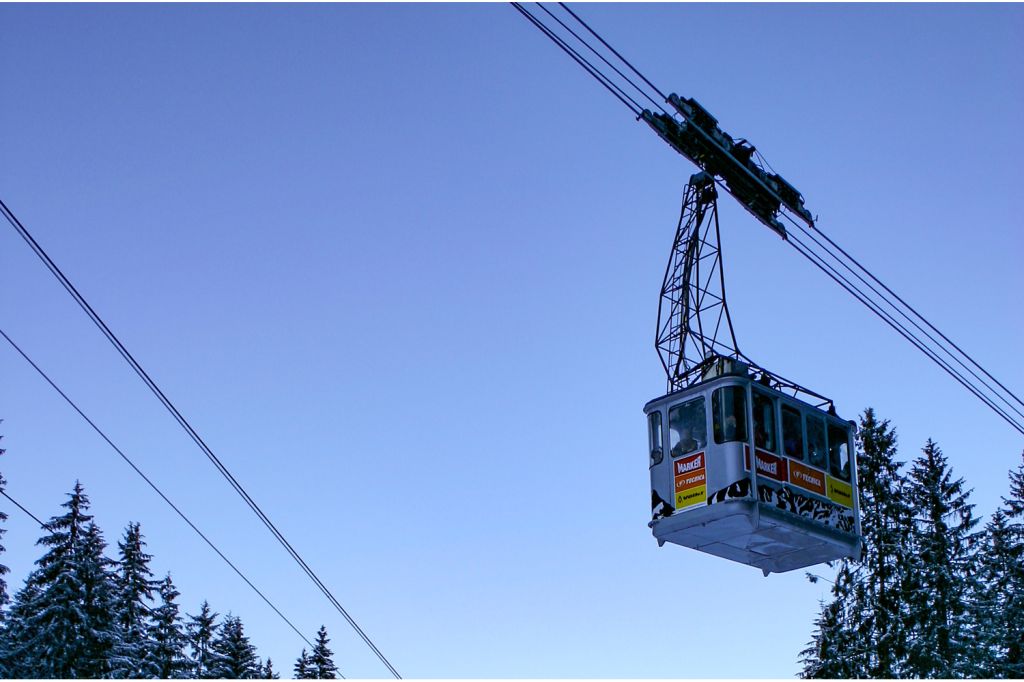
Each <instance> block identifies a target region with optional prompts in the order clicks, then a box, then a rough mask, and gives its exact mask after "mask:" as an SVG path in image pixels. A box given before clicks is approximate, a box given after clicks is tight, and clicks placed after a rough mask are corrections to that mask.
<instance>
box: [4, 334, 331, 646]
mask: <svg viewBox="0 0 1024 682" xmlns="http://www.w3.org/2000/svg"><path fill="white" fill-rule="evenodd" d="M0 336H3V337H4V339H5V340H6V341H7V343H9V344H10V346H11V348H13V349H14V350H15V351H17V352H18V354H19V355H20V356H21V357H22V358H24V359H25V362H27V363H28V364H29V365H31V366H32V369H34V370H35V371H36V373H37V374H39V376H41V377H42V378H43V379H44V380H45V381H46V383H48V384H49V385H50V388H52V389H53V390H55V391H56V392H57V394H58V395H60V397H61V398H63V399H64V402H66V403H67V404H68V405H70V406H71V409H73V410H74V411H75V412H77V413H78V416H79V417H81V418H82V419H83V420H85V423H86V424H88V425H89V426H90V427H91V428H92V430H93V431H95V432H96V433H97V434H98V435H99V437H100V438H102V439H103V440H104V441H106V443H107V445H109V446H110V447H111V449H113V450H114V452H116V453H117V454H118V455H119V456H120V457H121V459H123V460H124V461H125V462H126V463H127V464H128V466H130V467H131V468H132V470H133V471H134V472H135V473H136V474H138V475H139V477H140V478H141V479H142V480H143V481H145V482H146V484H147V485H148V486H149V487H150V488H152V489H153V491H154V492H155V493H156V494H157V495H159V496H160V498H161V499H162V500H163V501H164V502H166V503H167V505H168V506H169V507H170V508H171V509H173V510H174V512H175V513H176V514H177V515H178V516H180V517H181V520H182V521H184V522H185V523H187V524H188V526H189V528H191V529H192V530H193V531H195V533H196V535H198V536H199V537H200V538H202V540H203V542H205V543H206V544H207V545H209V547H210V549H212V550H213V551H214V552H215V553H216V554H217V556H219V557H220V558H221V559H222V560H223V561H224V563H226V564H227V565H228V566H229V567H230V568H231V570H232V571H234V572H235V573H236V574H237V575H238V577H239V578H241V579H242V580H243V581H244V582H245V584H246V585H248V586H249V587H250V588H251V589H252V591H253V592H255V593H256V594H257V596H259V598H260V599H262V600H263V601H264V603H265V604H266V605H267V606H269V607H270V608H271V610H273V612H274V613H276V614H277V615H278V617H280V618H281V620H283V621H284V622H285V623H287V624H288V627H290V628H291V629H292V630H294V631H295V634H297V635H298V636H299V637H301V638H302V640H303V641H304V642H305V643H306V644H308V645H309V646H310V647H312V646H313V644H312V642H310V641H309V640H308V639H307V638H306V636H305V635H303V634H302V632H301V631H300V630H299V629H298V628H297V627H295V625H294V624H293V623H292V622H291V621H290V620H288V618H287V617H286V616H285V615H284V614H283V613H281V611H280V609H278V608H277V607H276V606H274V603H273V602H271V601H270V599H268V598H267V596H266V595H265V594H263V592H261V591H260V589H259V588H258V587H256V585H254V584H253V583H252V581H251V580H249V578H248V577H247V576H246V575H245V574H244V573H242V571H241V569H239V568H238V567H237V566H235V564H234V563H232V561H231V560H230V559H228V558H227V556H225V555H224V553H223V552H222V551H220V548H218V547H217V545H215V544H214V543H213V541H212V540H210V538H208V537H206V535H205V534H204V533H203V531H201V530H199V528H198V527H197V526H196V524H194V523H193V522H192V519H190V518H189V517H188V516H187V515H186V514H185V512H183V511H181V509H179V508H178V506H177V505H176V504H174V502H171V499H170V498H169V497H167V495H165V494H164V492H163V491H162V490H160V488H159V487H157V485H156V483H153V481H152V480H151V479H150V478H149V476H147V475H146V474H145V473H143V471H142V469H140V468H139V467H138V466H136V464H135V462H133V461H132V460H131V458H130V457H128V455H126V454H124V451H123V450H121V448H119V447H117V446H116V445H115V444H114V442H113V441H112V440H110V438H109V437H108V436H107V434H106V433H104V432H103V431H102V430H101V429H100V427H98V426H96V422H94V421H93V420H92V419H90V418H89V416H88V415H86V414H85V412H83V411H82V409H81V408H80V407H78V405H77V404H76V403H75V402H74V401H73V400H71V398H69V397H68V394H67V393H65V392H64V391H63V390H62V389H61V388H60V386H58V385H57V384H56V383H54V381H53V379H51V378H50V376H49V375H48V374H47V373H46V372H44V371H43V370H42V368H41V367H39V365H37V364H36V363H35V361H33V360H32V358H30V357H29V356H28V354H27V353H25V351H23V350H22V349H21V347H20V346H19V345H18V344H16V343H15V342H14V341H13V340H12V339H11V337H10V336H8V335H7V333H6V332H5V331H4V330H3V329H0ZM4 497H7V499H9V500H11V502H14V500H13V499H11V498H10V496H8V495H7V494H6V493H4ZM14 504H16V505H17V506H18V508H19V509H21V510H22V511H24V512H25V513H26V514H28V515H29V516H31V517H32V518H33V519H35V520H36V522H37V523H38V524H39V525H41V526H42V527H43V528H46V527H47V526H46V524H45V523H43V522H42V521H40V520H39V519H38V518H36V516H35V515H33V514H32V513H31V512H29V511H28V510H27V509H25V508H24V507H22V506H21V505H20V504H18V503H17V502H14Z"/></svg>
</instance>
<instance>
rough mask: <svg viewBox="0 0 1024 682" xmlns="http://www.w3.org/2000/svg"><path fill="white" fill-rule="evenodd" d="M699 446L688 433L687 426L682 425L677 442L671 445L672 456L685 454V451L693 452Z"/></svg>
mask: <svg viewBox="0 0 1024 682" xmlns="http://www.w3.org/2000/svg"><path fill="white" fill-rule="evenodd" d="M699 447H700V444H699V443H697V440H696V439H695V438H694V437H693V434H692V433H690V428H689V427H688V426H683V427H682V428H681V429H680V432H679V442H678V443H676V444H675V445H674V446H673V447H672V456H673V457H678V456H679V455H685V454H686V453H687V452H693V451H694V450H696V449H697V448H699Z"/></svg>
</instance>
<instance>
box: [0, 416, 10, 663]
mask: <svg viewBox="0 0 1024 682" xmlns="http://www.w3.org/2000/svg"><path fill="white" fill-rule="evenodd" d="M0 423H3V420H2V419H0ZM0 440H3V436H0ZM5 452H6V450H4V449H3V448H0V456H2V455H3V454H4V453H5ZM6 487H7V481H6V480H5V479H4V475H3V474H2V473H0V493H2V492H3V491H4V490H5V489H6ZM6 522H7V514H6V513H5V512H3V511H0V523H6ZM6 532H7V529H6V528H3V527H2V526H0V538H3V536H4V533H6ZM4 551H5V550H4V546H3V545H0V553H2V552H4ZM10 570H11V569H9V568H7V566H5V565H4V564H0V627H2V623H3V617H4V611H3V610H4V608H5V607H6V606H7V602H8V601H9V600H10V598H9V596H8V594H7V578H5V577H4V576H6V575H7V574H8V573H9V572H10ZM0 665H2V664H0ZM0 672H2V670H0Z"/></svg>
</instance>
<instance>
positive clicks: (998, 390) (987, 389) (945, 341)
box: [512, 2, 1024, 434]
mask: <svg viewBox="0 0 1024 682" xmlns="http://www.w3.org/2000/svg"><path fill="white" fill-rule="evenodd" d="M558 4H559V6H560V7H561V8H562V9H563V10H564V11H565V12H566V13H567V15H568V16H569V17H571V20H575V21H576V22H577V23H578V24H579V25H580V26H582V27H583V29H585V30H586V31H587V32H588V33H590V34H591V35H592V36H593V37H594V38H596V39H597V40H598V41H599V42H600V44H601V45H602V46H604V47H605V48H606V49H607V50H609V51H610V53H611V56H612V57H614V58H616V59H618V60H619V62H620V63H621V64H623V65H624V69H628V70H630V71H632V72H633V73H634V74H636V76H637V77H639V79H640V80H641V81H643V83H644V84H646V86H647V87H648V88H650V90H645V89H644V88H643V87H641V86H640V85H638V84H637V82H636V81H635V80H634V79H633V78H631V77H629V76H627V75H626V74H624V73H623V71H622V70H620V69H619V68H617V67H615V66H614V65H613V64H612V63H611V58H610V57H606V56H604V55H602V54H601V53H600V51H599V50H598V48H597V47H596V46H595V45H593V44H591V43H590V42H589V41H588V40H587V39H586V38H584V37H583V36H581V35H580V33H579V32H577V31H574V30H573V29H571V28H570V27H569V26H568V25H567V23H566V22H565V21H563V20H562V19H559V18H558V17H556V16H555V15H554V14H553V13H552V12H551V11H550V10H548V9H547V8H546V7H544V6H543V5H540V4H539V3H538V7H540V9H541V10H543V12H544V13H545V14H547V15H548V16H549V17H550V18H551V19H553V20H554V22H555V23H554V24H545V23H544V21H542V17H540V15H539V13H538V14H536V15H535V14H533V13H531V12H530V11H529V10H527V9H526V8H525V7H524V6H523V5H522V4H520V3H518V2H513V3H512V5H513V6H514V7H515V8H516V9H517V10H518V11H519V12H520V13H521V14H523V16H525V17H526V18H527V19H529V20H530V22H531V23H532V24H534V26H536V27H537V28H538V29H539V30H540V31H541V32H542V33H544V35H546V36H547V37H548V38H549V39H551V40H552V42H554V43H555V44H556V45H558V46H559V47H560V48H561V49H562V50H564V51H565V52H567V53H568V54H569V55H570V56H571V57H573V59H574V60H575V61H576V62H577V63H579V64H580V66H582V67H583V68H584V70H585V71H587V72H588V73H589V74H590V75H591V76H592V77H594V78H595V79H596V80H597V81H598V82H600V83H601V84H602V85H603V86H604V87H605V88H607V89H608V90H609V91H611V92H612V94H613V95H615V96H616V97H617V98H618V99H619V100H620V101H621V102H623V104H625V105H626V106H627V107H628V108H629V109H630V111H631V112H632V113H633V114H634V115H636V116H638V117H639V116H640V114H641V110H642V107H641V106H640V104H638V103H637V101H636V99H634V98H633V97H630V96H628V95H627V94H626V90H627V88H631V89H632V90H635V91H636V92H638V93H639V94H640V97H641V98H643V99H647V100H649V101H651V102H655V99H654V97H655V95H657V96H659V97H661V99H662V101H667V98H666V97H665V95H664V93H663V92H661V90H659V89H658V88H657V87H656V86H655V85H654V84H653V83H652V82H651V81H650V80H649V79H648V78H647V77H646V76H644V75H643V73H641V72H640V71H639V70H638V69H637V68H636V67H634V66H633V64H631V63H630V62H629V61H628V60H627V59H626V58H625V57H623V56H622V55H621V54H620V53H619V52H618V51H617V50H615V48H613V47H612V46H611V45H610V44H609V43H608V42H607V41H606V40H605V39H604V38H602V37H601V36H600V35H599V34H598V33H597V32H596V31H595V30H594V29H592V28H591V27H590V26H589V25H588V24H587V23H586V22H585V21H583V19H581V18H580V17H579V16H578V15H577V14H576V13H575V12H573V11H572V10H571V9H570V8H569V7H567V6H566V5H565V4H564V3H558ZM568 20H569V19H567V21H568ZM555 24H557V26H556V25H555ZM559 27H561V28H562V29H564V31H567V32H568V35H565V34H562V35H560V32H559V30H558V28H559ZM571 39H574V40H575V41H576V43H578V44H579V46H578V47H573V45H572V44H570V40H571ZM585 51H586V52H591V53H593V54H595V55H597V56H598V57H599V58H600V60H601V61H602V62H604V63H605V64H607V65H608V66H609V67H610V68H611V69H612V70H613V71H614V75H613V74H610V73H607V72H605V71H603V70H602V68H601V67H600V66H599V65H597V64H595V63H594V62H593V61H589V60H587V59H586V58H585V57H584V56H583V53H584V52H585ZM616 76H617V78H616ZM617 81H618V82H617ZM655 105H656V106H657V107H658V108H659V109H661V111H662V112H665V113H669V112H667V111H666V110H665V108H664V107H662V106H661V105H660V104H658V103H657V102H655ZM670 115H673V116H675V114H670ZM716 182H717V183H718V185H719V186H720V187H722V189H723V190H725V191H727V192H728V191H729V190H728V188H727V187H725V185H724V184H723V183H722V181H721V180H716ZM783 215H784V216H785V218H786V219H787V220H789V222H791V223H792V224H793V225H794V226H795V227H796V228H797V229H798V230H800V231H801V232H802V234H803V235H804V236H805V237H806V238H807V239H809V240H810V242H813V244H814V245H813V246H812V245H811V243H810V242H807V241H804V240H803V239H801V238H800V237H798V236H796V234H795V233H794V232H792V231H790V232H789V234H788V236H787V241H788V242H789V244H790V246H792V247H793V248H794V249H795V250H796V251H797V252H798V253H800V255H802V256H804V257H805V258H807V259H808V260H809V261H811V263H813V264H814V265H815V266H816V267H818V268H819V269H820V270H822V271H823V272H824V273H825V274H826V275H828V276H829V277H830V278H831V279H832V280H834V281H835V282H836V283H837V284H839V286H841V287H842V288H843V289H844V290H846V291H847V293H849V294H850V295H852V296H853V297H854V298H856V299H857V300H858V301H860V302H861V303H862V304H863V305H864V306H865V307H867V308H868V309H869V310H870V311H871V312H872V313H874V314H875V315H877V316H878V317H879V318H881V319H882V321H884V322H885V323H886V324H888V325H889V326H890V327H892V328H893V329H894V330H895V331H896V332H897V333H899V334H900V335H901V336H903V337H904V338H905V339H906V340H907V341H909V342H910V343H911V345H913V346H914V347H915V348H917V349H918V350H920V351H921V352H922V353H924V355H925V356H926V357H928V358H929V359H930V360H932V362H934V363H935V364H936V365H938V366H939V367H940V368H941V369H942V370H943V371H944V372H946V373H947V374H949V375H950V376H951V377H952V378H953V379H954V380H956V381H957V382H958V383H960V384H961V385H962V386H963V387H964V388H966V389H967V390H968V391H970V392H971V393H972V394H974V396H975V397H977V398H978V399H979V400H981V401H982V402H983V403H984V404H985V405H986V406H987V407H988V408H989V409H991V410H992V411H993V412H995V413H996V414H997V415H999V416H1000V417H1001V418H1002V419H1003V420H1005V421H1006V422H1007V423H1008V424H1010V426H1012V427H1013V428H1014V429H1015V430H1017V431H1019V432H1020V433H1022V434H1024V411H1022V409H1021V408H1024V400H1021V398H1020V397H1019V396H1018V395H1017V394H1015V393H1014V392H1013V391H1011V390H1010V389H1008V388H1007V387H1006V386H1005V385H1004V384H1003V383H1002V382H1000V381H999V380H998V379H996V378H995V377H994V376H993V375H992V374H991V373H990V372H989V371H988V370H986V369H985V368H984V367H982V366H981V364H979V363H978V362H977V361H976V360H975V359H974V358H973V357H971V355H969V354H968V353H967V352H966V351H964V350H963V349H962V348H960V346H958V345H957V344H956V343H954V342H953V341H952V340H951V339H950V338H949V337H948V336H946V335H945V334H943V333H942V332H941V331H939V329H938V328H937V327H936V326H935V325H933V324H932V323H931V322H930V321H928V320H927V319H926V318H925V317H924V316H923V315H921V314H920V313H919V312H918V311H917V310H916V309H915V308H914V307H912V306H911V305H910V304H908V303H907V302H906V301H905V300H904V299H903V298H901V297H900V296H899V295H897V294H896V293H895V292H894V291H893V290H892V289H890V288H889V287H888V286H887V285H885V284H884V283H883V282H882V281H881V280H880V279H879V278H878V277H876V276H875V275H874V274H872V273H871V272H870V271H869V270H868V269H867V268H865V267H864V266H863V265H862V264H861V263H860V262H859V261H857V260H856V259H855V258H854V257H853V256H851V255H850V254H849V253H847V251H845V250H844V249H843V248H842V247H840V246H839V245H838V244H836V242H835V241H833V240H832V239H831V238H830V237H829V236H828V235H827V234H825V233H824V232H823V231H822V230H821V229H820V228H818V227H817V226H816V225H813V224H812V225H810V230H808V228H807V227H805V226H804V224H803V223H802V222H801V221H799V220H796V219H794V218H793V217H792V216H789V215H786V214H785V213H783ZM812 231H813V233H812ZM814 233H816V234H817V235H819V236H820V237H821V239H819V238H818V237H816V236H815V234H814ZM829 259H831V260H832V261H835V263H838V264H839V266H841V267H842V268H843V269H845V270H846V271H849V273H850V274H851V275H852V277H853V280H858V281H859V282H860V283H861V284H858V283H857V282H855V281H853V280H851V279H850V278H848V277H847V276H846V275H844V274H843V273H842V272H841V271H840V270H839V269H838V268H837V267H836V266H835V265H833V263H832V262H830V260H829ZM872 282H873V283H874V284H872ZM862 285H863V286H862ZM876 285H877V286H876ZM865 287H866V289H865ZM889 309H891V311H892V312H890V310H889ZM898 317H899V318H902V319H904V320H906V321H907V323H908V324H904V323H903V322H901V321H900V319H897V318H898ZM911 327H913V328H911ZM915 330H916V331H915ZM929 330H930V331H929ZM954 365H958V366H959V367H960V368H962V370H963V371H961V370H958V369H957V367H956V366H954ZM968 375H969V376H968ZM1018 406H1019V407H1018ZM1014 415H1016V416H1014Z"/></svg>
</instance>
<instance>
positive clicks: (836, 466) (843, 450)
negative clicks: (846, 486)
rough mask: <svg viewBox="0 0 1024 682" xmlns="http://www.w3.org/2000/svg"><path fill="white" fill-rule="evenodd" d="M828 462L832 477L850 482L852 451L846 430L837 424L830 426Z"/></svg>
mask: <svg viewBox="0 0 1024 682" xmlns="http://www.w3.org/2000/svg"><path fill="white" fill-rule="evenodd" d="M828 460H829V468H830V469H831V471H832V475H833V476H836V477H838V478H841V479H843V480H844V481H849V480H850V451H849V441H848V436H847V433H846V429H844V428H843V427H842V426H838V425H836V424H829V425H828Z"/></svg>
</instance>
